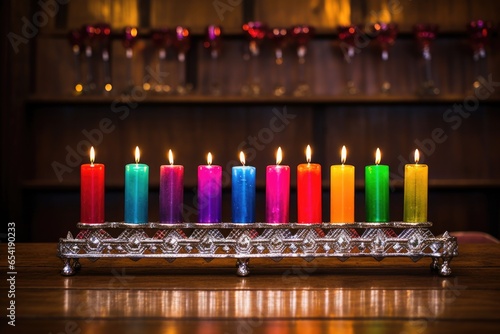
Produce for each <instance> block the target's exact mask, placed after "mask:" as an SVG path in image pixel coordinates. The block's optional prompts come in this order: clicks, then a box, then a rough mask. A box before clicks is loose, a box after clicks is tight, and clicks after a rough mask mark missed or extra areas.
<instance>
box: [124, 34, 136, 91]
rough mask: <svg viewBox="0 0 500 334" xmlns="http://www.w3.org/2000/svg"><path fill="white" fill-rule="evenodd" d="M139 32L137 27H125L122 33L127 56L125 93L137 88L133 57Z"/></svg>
mask: <svg viewBox="0 0 500 334" xmlns="http://www.w3.org/2000/svg"><path fill="white" fill-rule="evenodd" d="M138 35H139V32H138V30H137V28H136V27H130V26H128V27H125V28H124V29H123V33H122V44H123V47H124V48H125V58H126V65H125V67H126V68H125V71H126V79H125V81H126V86H125V90H124V93H125V94H131V93H132V91H133V89H134V88H136V85H135V82H134V78H133V76H132V68H133V63H134V62H133V57H134V45H135V43H136V42H137V37H138Z"/></svg>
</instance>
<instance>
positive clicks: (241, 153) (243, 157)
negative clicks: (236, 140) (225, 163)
mask: <svg viewBox="0 0 500 334" xmlns="http://www.w3.org/2000/svg"><path fill="white" fill-rule="evenodd" d="M240 161H241V164H242V165H243V166H245V153H243V151H241V152H240Z"/></svg>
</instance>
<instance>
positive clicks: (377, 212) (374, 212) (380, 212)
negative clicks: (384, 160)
mask: <svg viewBox="0 0 500 334" xmlns="http://www.w3.org/2000/svg"><path fill="white" fill-rule="evenodd" d="M380 156H381V154H380V150H379V149H378V148H377V153H376V157H375V165H371V166H366V167H365V205H366V221H367V222H388V221H389V166H387V165H380V160H381V159H380Z"/></svg>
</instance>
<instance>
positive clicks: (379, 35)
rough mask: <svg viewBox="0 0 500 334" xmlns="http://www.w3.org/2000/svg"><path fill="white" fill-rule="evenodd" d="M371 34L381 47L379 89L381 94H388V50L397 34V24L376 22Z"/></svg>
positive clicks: (389, 88) (389, 84)
mask: <svg viewBox="0 0 500 334" xmlns="http://www.w3.org/2000/svg"><path fill="white" fill-rule="evenodd" d="M372 30H373V34H374V35H375V36H376V37H375V40H376V41H377V44H378V45H379V46H380V49H381V51H382V52H381V61H382V63H381V64H382V66H380V72H381V75H380V77H381V82H382V83H381V86H380V91H381V93H382V94H389V93H390V91H391V82H390V81H389V73H388V72H389V71H388V70H389V68H388V67H389V66H388V64H389V50H390V48H391V46H393V45H394V43H395V41H396V37H397V35H398V25H397V24H396V23H383V22H377V23H375V24H373V26H372Z"/></svg>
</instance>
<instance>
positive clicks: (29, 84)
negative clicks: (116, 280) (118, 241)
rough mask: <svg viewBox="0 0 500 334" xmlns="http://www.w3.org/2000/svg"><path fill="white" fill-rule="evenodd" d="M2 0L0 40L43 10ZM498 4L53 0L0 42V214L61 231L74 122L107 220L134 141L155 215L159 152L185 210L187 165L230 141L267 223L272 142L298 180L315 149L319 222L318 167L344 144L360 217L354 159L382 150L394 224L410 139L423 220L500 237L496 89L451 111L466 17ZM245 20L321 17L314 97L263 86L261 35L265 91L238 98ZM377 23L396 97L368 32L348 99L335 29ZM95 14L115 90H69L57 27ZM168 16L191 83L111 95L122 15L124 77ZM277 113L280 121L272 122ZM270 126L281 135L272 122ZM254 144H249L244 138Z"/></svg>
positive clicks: (335, 157)
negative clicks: (106, 39) (389, 35)
mask: <svg viewBox="0 0 500 334" xmlns="http://www.w3.org/2000/svg"><path fill="white" fill-rule="evenodd" d="M230 3H232V4H235V3H238V4H237V5H231V4H230ZM214 4H219V5H220V4H222V5H221V6H222V7H216V6H215V5H214ZM224 5H225V6H224ZM2 6H3V9H5V10H2V15H3V17H4V18H5V20H4V21H5V24H4V26H3V32H5V35H7V34H8V33H9V32H16V33H17V34H20V33H21V32H22V29H23V21H22V20H21V18H22V17H23V16H25V17H27V18H32V17H33V15H34V13H37V12H38V11H40V10H43V9H41V8H39V7H38V5H37V3H36V2H34V1H33V2H30V3H8V4H2ZM221 8H223V9H221ZM499 13H500V2H498V1H487V0H481V1H473V0H459V1H452V0H446V1H424V0H422V1H406V0H400V1H395V0H393V1H382V0H377V1H369V0H363V1H362V0H351V1H349V0H313V1H285V0H271V1H264V0H254V1H252V0H242V1H241V2H238V1H232V2H229V1H226V0H220V1H218V2H212V1H201V0H183V1H160V0H149V1H133V0H120V1H111V0H101V1H100V0H92V1H83V0H73V1H71V2H70V3H69V4H68V5H61V6H59V8H58V10H57V14H56V15H54V17H53V18H51V19H50V20H49V21H48V23H47V24H46V25H44V26H43V27H41V28H40V32H39V33H38V34H37V35H36V36H35V37H33V38H32V39H29V41H28V42H27V43H23V44H19V50H18V52H15V51H14V49H13V48H12V46H11V45H3V47H4V49H5V50H4V51H3V52H2V57H3V58H2V59H3V61H2V66H3V69H4V70H5V71H4V73H5V75H4V78H3V79H2V85H3V86H4V87H3V88H2V103H3V106H2V107H3V110H5V112H3V113H2V160H3V162H4V163H3V164H2V217H3V218H4V219H3V220H4V221H16V222H17V223H18V226H19V230H18V237H19V239H20V240H25V241H56V240H57V239H58V238H59V237H61V236H64V235H65V233H66V232H67V231H68V230H75V224H76V222H77V221H78V219H79V164H81V163H85V162H86V159H87V157H86V156H84V155H82V154H79V153H77V154H76V156H77V157H78V158H79V159H81V161H76V162H75V163H74V165H73V166H69V165H68V163H67V161H66V159H67V154H68V150H74V151H78V150H81V151H82V152H83V151H84V150H86V149H87V145H86V141H89V139H88V138H87V136H86V135H85V134H84V132H85V131H90V132H91V133H93V134H94V135H95V136H96V137H93V138H94V140H95V141H97V142H98V145H95V146H96V151H97V161H98V162H101V163H104V164H106V185H107V188H106V219H107V220H109V221H120V220H122V219H123V178H124V175H123V174H124V165H125V164H127V163H130V162H132V161H133V149H134V148H135V146H136V145H139V146H140V148H141V151H142V158H141V161H142V162H144V163H147V164H148V165H149V166H150V168H151V170H150V188H151V192H150V220H151V221H155V220H157V219H158V203H157V202H158V182H159V166H160V165H161V164H165V163H166V161H167V158H166V152H167V151H168V149H170V148H171V149H172V150H173V151H174V154H175V161H176V163H179V164H182V165H184V166H185V185H186V191H185V193H186V196H185V197H186V198H185V202H186V205H188V206H195V205H194V204H193V199H194V195H195V190H196V188H195V187H196V167H197V165H199V164H204V162H205V159H206V154H207V152H208V151H211V152H212V153H213V154H214V159H215V160H214V163H217V164H220V165H222V166H223V167H224V169H225V171H226V172H227V173H226V174H225V175H228V173H229V171H230V167H231V163H236V161H237V160H238V153H239V150H240V149H242V148H243V149H246V150H247V151H248V152H254V153H255V154H254V156H253V157H252V159H250V164H252V165H254V166H256V167H257V177H258V186H259V189H258V196H257V220H263V219H264V210H265V194H264V188H263V187H264V182H265V166H266V165H268V164H273V163H274V159H275V158H274V157H275V151H276V149H277V147H278V146H281V147H282V148H283V150H284V163H285V164H288V165H290V166H291V167H292V184H293V187H294V185H295V177H296V174H295V169H296V165H298V164H299V163H302V162H303V161H304V160H305V158H304V150H305V147H306V145H307V144H310V145H311V146H312V147H313V160H314V161H315V162H318V163H321V164H322V167H323V182H324V196H323V211H324V212H323V218H324V220H327V219H328V217H329V188H328V182H329V166H330V165H332V164H336V163H339V160H340V148H341V146H342V145H346V146H347V147H348V163H350V164H353V165H355V166H356V179H357V195H356V196H357V198H356V206H357V208H356V220H358V221H363V219H364V188H363V178H364V166H365V165H368V164H371V163H373V159H374V158H373V157H374V152H375V149H376V148H377V147H380V148H381V150H382V154H383V156H382V161H383V163H385V164H388V165H389V166H390V168H391V172H392V184H393V191H392V193H391V219H392V220H400V219H402V206H403V205H402V204H403V203H402V202H403V194H402V173H401V171H400V166H401V165H402V164H403V163H404V161H410V160H409V157H410V156H411V154H412V152H413V150H414V149H415V148H416V147H419V146H420V148H421V149H422V148H423V158H424V159H423V160H424V162H425V163H427V164H428V165H429V176H430V189H429V191H430V195H429V201H430V203H429V220H430V221H433V222H434V224H435V226H434V227H433V231H434V232H436V233H441V232H443V231H445V230H449V231H456V230H481V231H485V232H489V233H491V234H494V235H495V236H497V237H499V236H500V209H499V208H500V205H499V204H500V196H499V195H498V193H499V189H500V169H499V168H497V166H499V165H500V157H499V154H498V153H497V152H498V148H497V147H496V145H498V143H500V133H499V132H498V131H497V127H498V124H500V115H499V114H498V112H497V109H498V106H499V105H500V94H498V92H497V91H494V92H493V93H492V94H491V97H489V98H488V99H486V100H484V101H481V102H480V103H479V106H478V108H476V109H474V111H473V112H471V113H470V116H467V118H464V116H463V115H460V114H459V113H456V112H455V113H451V114H448V112H447V110H448V109H450V108H453V106H454V105H463V103H464V99H466V98H467V97H468V96H470V94H471V90H470V87H471V82H472V80H473V60H472V51H471V48H470V46H469V42H468V40H467V34H466V28H465V25H466V23H467V22H468V21H469V20H471V19H478V18H481V19H485V20H490V21H492V23H493V24H494V25H496V26H498V23H499V22H500V15H499ZM247 20H260V21H263V22H266V23H267V24H268V25H269V26H271V27H278V26H287V27H288V26H290V25H293V24H299V23H305V24H310V25H313V26H315V27H316V28H317V35H316V36H315V37H314V39H313V40H312V41H311V44H310V47H309V52H308V55H307V71H306V77H307V79H308V80H309V82H310V84H311V87H312V90H313V92H314V94H313V95H312V96H310V97H307V98H303V99H301V98H295V97H291V96H288V95H287V96H285V97H282V98H274V97H272V96H270V92H271V89H272V86H273V84H274V81H275V78H276V76H275V68H274V61H273V50H272V45H271V44H270V43H269V42H266V43H264V45H263V47H262V51H261V54H260V59H259V66H260V73H261V75H262V79H263V92H264V94H263V97H259V98H246V97H241V96H240V95H239V91H240V88H241V85H242V84H243V83H244V82H245V79H246V77H247V67H248V65H247V64H246V63H245V61H244V59H243V54H242V50H243V49H244V46H245V39H244V37H243V35H242V33H241V25H242V23H243V22H245V21H247ZM378 20H380V21H394V22H397V23H398V24H399V27H400V35H399V36H398V39H397V40H396V43H395V45H394V46H393V47H392V48H391V50H390V66H389V70H388V74H389V78H390V81H391V83H392V86H393V91H392V95H390V96H383V95H380V94H379V87H380V78H381V73H380V71H381V70H380V49H379V48H378V47H377V45H376V43H374V41H371V43H370V44H369V45H368V46H367V47H365V48H362V49H361V50H360V53H359V54H358V55H357V56H356V60H355V63H354V77H355V79H356V81H357V83H358V85H359V89H360V94H359V95H358V96H353V97H351V96H345V95H343V89H344V85H345V80H346V77H345V75H346V74H345V70H346V69H345V67H346V66H345V62H344V59H343V55H342V52H341V51H340V46H339V41H338V39H337V36H336V28H337V26H338V25H341V24H350V23H356V24H361V25H364V24H368V23H370V22H375V21H378ZM96 22H109V23H110V24H111V26H112V31H113V34H112V46H111V65H112V79H113V86H114V93H113V94H111V95H109V96H89V97H82V96H80V97H74V96H72V85H73V83H74V78H75V72H74V67H73V66H74V65H73V58H72V53H71V47H70V45H69V43H68V40H67V33H68V31H69V30H70V29H73V28H79V27H81V25H82V24H92V23H96ZM418 22H432V23H438V24H439V25H440V34H439V36H438V38H437V40H436V41H435V42H434V43H433V46H432V53H433V73H434V74H435V77H436V81H437V85H438V86H439V88H440V90H441V94H440V95H439V96H437V97H434V98H420V97H418V96H416V94H415V92H416V91H417V89H418V86H419V76H420V74H421V73H420V72H421V71H420V69H419V67H418V66H417V65H418V61H419V57H420V55H419V53H418V49H417V46H416V42H415V40H414V38H413V35H412V26H413V25H414V24H415V23H418ZM178 24H181V25H185V26H188V27H190V28H191V29H192V32H193V34H192V42H191V44H192V45H191V48H190V50H189V52H188V56H187V64H188V67H187V77H188V80H189V81H190V83H192V84H193V85H194V92H193V94H192V95H191V96H187V97H178V96H170V97H169V96H146V95H145V94H143V93H141V92H139V91H137V93H136V95H133V96H132V97H129V98H127V97H125V96H122V95H121V94H120V92H121V91H122V90H123V88H124V87H125V81H126V59H125V51H124V48H123V46H122V43H121V40H120V38H119V32H120V31H121V29H122V28H123V27H124V26H126V25H134V26H138V27H139V37H140V38H139V42H138V43H137V45H136V46H135V47H134V60H133V67H132V73H133V78H134V80H135V83H136V84H137V85H141V84H142V83H143V81H144V78H145V76H146V74H147V71H148V70H147V68H148V67H150V68H154V67H155V66H156V64H155V54H154V52H155V50H154V47H153V45H152V43H151V39H150V36H151V35H150V32H151V29H152V28H158V27H173V26H175V25H178ZM208 24H220V25H222V26H223V29H224V33H225V37H224V39H223V50H222V56H221V59H220V62H221V66H220V67H219V75H220V78H221V83H222V89H223V95H222V96H220V97H210V96H207V94H206V93H207V85H208V82H209V61H210V59H209V57H208V54H207V52H206V50H205V49H204V48H203V45H202V44H203V29H204V27H205V26H206V25H208ZM499 47H500V42H499V37H498V36H497V35H495V36H494V37H493V38H492V39H491V43H490V45H488V47H487V64H488V73H489V74H491V76H492V80H493V81H494V82H498V81H500V67H499V66H500V59H499V58H500V55H499V52H500V49H499ZM167 63H168V64H167V69H168V71H169V75H171V76H172V77H173V80H174V82H175V76H176V70H177V68H176V60H175V54H174V51H173V50H168V62H167ZM95 64H98V60H97V58H96V59H95ZM284 66H285V68H286V71H285V78H286V85H287V89H288V91H291V90H293V89H294V87H295V86H296V85H297V73H296V68H297V59H296V56H295V53H294V50H293V49H292V48H291V47H289V48H287V49H286V50H285V54H284ZM97 77H98V80H102V73H100V72H98V73H97ZM494 89H495V90H498V87H497V86H495V87H494ZM467 101H469V102H470V100H467ZM279 115H288V118H286V117H284V116H279ZM450 117H454V118H452V119H451V118H450ZM103 119H109V124H110V127H112V130H110V131H109V133H105V134H103V135H102V137H101V136H99V135H97V134H96V132H95V131H93V130H95V129H99V126H100V122H102V120H103ZM273 119H277V120H278V121H277V122H276V123H273V122H275V121H274V120H273ZM459 122H460V123H459ZM273 124H276V125H277V128H279V130H277V131H273V130H271V128H272V126H273ZM441 130H442V131H441ZM436 131H438V132H440V131H441V132H442V134H441V135H439V137H440V138H441V139H442V142H441V143H437V142H436V140H435V139H432V138H433V133H435V132H436ZM254 138H255V139H254ZM443 138H446V139H443ZM254 141H257V143H254V144H252V143H253V142H254ZM251 148H253V151H252V150H251ZM76 160H78V159H76ZM54 162H58V163H61V164H62V165H66V166H68V170H67V171H66V172H65V173H63V175H62V181H60V180H59V179H58V177H57V175H56V173H55V172H54V167H53V166H54ZM224 186H225V192H224V199H225V201H224V206H223V219H224V220H225V221H229V220H230V219H231V206H230V182H229V178H228V177H225V179H224ZM290 217H291V220H292V221H293V220H294V219H296V193H295V188H293V189H292V196H291V213H290ZM188 219H189V220H190V221H195V220H196V216H195V215H194V214H193V215H189V216H188ZM48 226H50V228H47V227H48Z"/></svg>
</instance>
